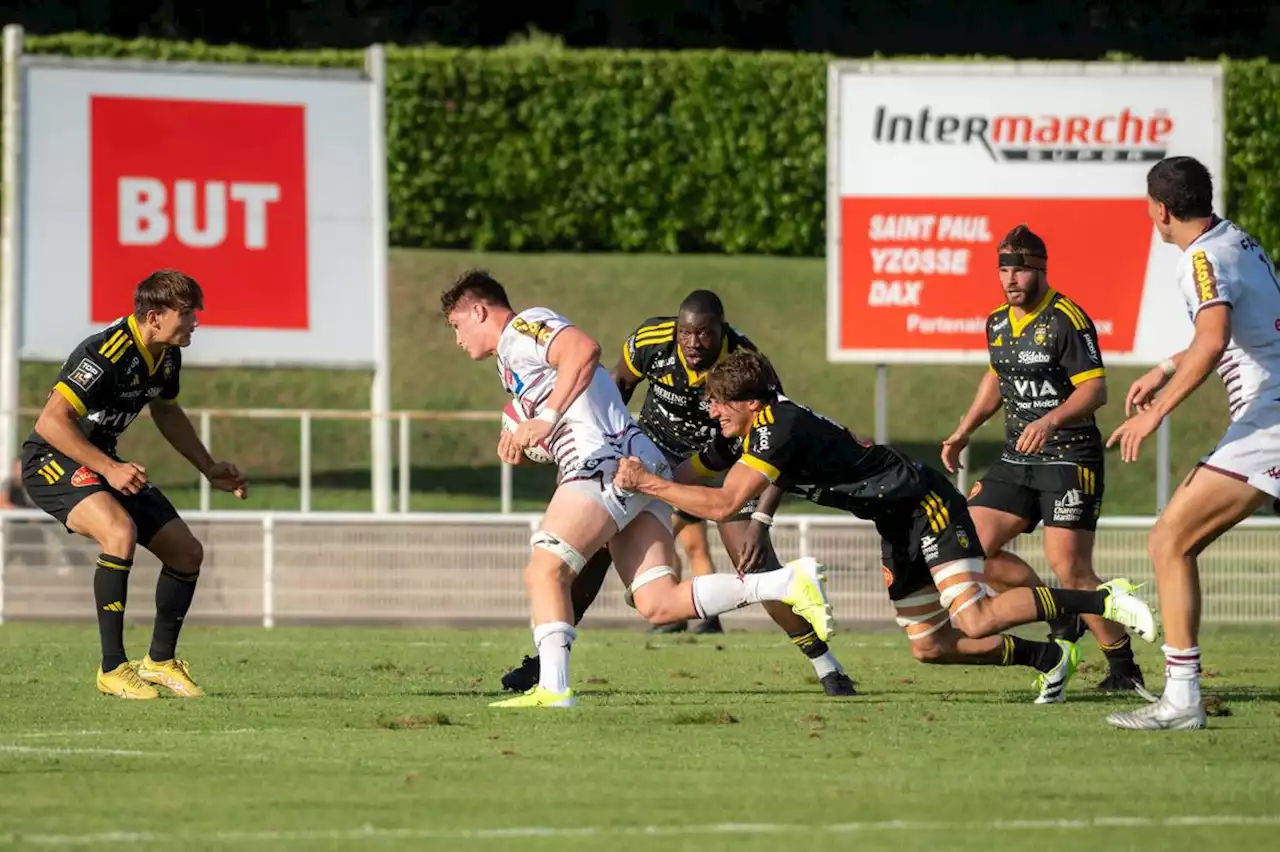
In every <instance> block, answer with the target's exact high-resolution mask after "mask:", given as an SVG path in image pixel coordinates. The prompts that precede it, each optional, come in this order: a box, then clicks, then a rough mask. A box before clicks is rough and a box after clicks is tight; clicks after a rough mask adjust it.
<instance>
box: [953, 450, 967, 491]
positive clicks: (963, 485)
mask: <svg viewBox="0 0 1280 852" xmlns="http://www.w3.org/2000/svg"><path fill="white" fill-rule="evenodd" d="M956 490H957V491H959V492H960V493H961V494H968V493H969V448H968V447H965V448H964V449H963V450H961V451H960V469H959V470H957V471H956Z"/></svg>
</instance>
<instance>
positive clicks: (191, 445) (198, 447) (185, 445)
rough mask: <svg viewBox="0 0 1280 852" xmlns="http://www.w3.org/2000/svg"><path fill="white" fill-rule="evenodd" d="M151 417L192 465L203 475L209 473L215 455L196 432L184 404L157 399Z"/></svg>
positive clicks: (162, 433) (170, 443)
mask: <svg viewBox="0 0 1280 852" xmlns="http://www.w3.org/2000/svg"><path fill="white" fill-rule="evenodd" d="M151 419H152V420H154V421H155V422H156V428H157V429H159V430H160V434H161V435H163V436H164V439H165V440H166V441H168V442H169V445H170V446H172V447H173V448H174V449H175V450H177V451H178V452H180V453H182V455H183V457H184V458H185V459H186V460H187V461H189V462H191V466H192V467H194V468H195V469H196V470H198V471H200V473H201V474H202V475H203V474H206V473H208V471H209V468H211V467H213V465H214V460H213V456H211V455H209V450H208V448H206V447H205V445H204V443H203V442H202V441H201V440H200V437H199V436H198V435H197V434H196V430H195V427H194V426H192V425H191V418H189V417H187V413H186V412H185V411H183V410H182V406H180V405H178V403H176V402H168V401H165V400H162V399H157V400H155V401H154V402H152V403H151Z"/></svg>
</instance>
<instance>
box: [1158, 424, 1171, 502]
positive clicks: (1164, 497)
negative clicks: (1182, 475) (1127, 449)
mask: <svg viewBox="0 0 1280 852" xmlns="http://www.w3.org/2000/svg"><path fill="white" fill-rule="evenodd" d="M1169 441H1170V436H1169V418H1168V417H1166V418H1165V419H1164V420H1162V421H1160V426H1159V427H1158V428H1157V429H1156V514H1157V515H1158V514H1160V513H1161V512H1163V511H1164V507H1165V506H1168V505H1169V474H1170V468H1171V466H1172V462H1170V460H1169V456H1170V447H1169Z"/></svg>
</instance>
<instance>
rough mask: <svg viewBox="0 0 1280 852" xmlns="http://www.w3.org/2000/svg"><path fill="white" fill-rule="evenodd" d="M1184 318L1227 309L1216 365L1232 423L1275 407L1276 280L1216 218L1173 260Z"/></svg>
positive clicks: (1238, 234)
mask: <svg viewBox="0 0 1280 852" xmlns="http://www.w3.org/2000/svg"><path fill="white" fill-rule="evenodd" d="M1178 287H1179V289H1181V290H1182V298H1183V299H1185V300H1186V303H1187V314H1188V315H1189V316H1190V317H1191V320H1192V322H1194V321H1195V318H1196V315H1197V314H1199V313H1200V311H1201V310H1202V309H1204V308H1206V307H1208V306H1209V305H1217V304H1228V305H1230V306H1231V340H1230V342H1229V343H1228V344H1227V350H1226V352H1224V353H1223V355H1222V361H1221V362H1220V363H1219V364H1218V375H1220V376H1221V377H1222V381H1223V384H1225V385H1226V388H1227V406H1228V408H1229V410H1230V414H1231V419H1232V421H1236V420H1240V419H1242V418H1246V417H1249V416H1251V415H1253V414H1255V413H1257V412H1258V411H1259V410H1261V409H1263V408H1268V407H1275V406H1280V280H1277V278H1276V268H1275V266H1274V265H1273V264H1272V263H1271V259H1270V258H1268V257H1267V253H1266V252H1265V251H1263V250H1262V248H1261V247H1260V246H1259V245H1258V243H1257V241H1256V240H1254V239H1253V237H1251V236H1249V235H1248V234H1246V233H1245V232H1244V231H1242V230H1240V228H1239V227H1238V226H1237V225H1236V224H1235V223H1234V222H1231V221H1229V220H1227V219H1220V220H1219V221H1218V222H1217V224H1215V225H1214V226H1213V227H1212V228H1210V229H1209V230H1207V231H1205V232H1204V233H1203V234H1201V235H1200V236H1199V237H1198V238H1196V240H1195V242H1193V243H1192V244H1191V245H1189V246H1187V250H1186V251H1185V252H1183V253H1182V257H1181V258H1180V259H1179V260H1178Z"/></svg>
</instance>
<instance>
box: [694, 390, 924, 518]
mask: <svg viewBox="0 0 1280 852" xmlns="http://www.w3.org/2000/svg"><path fill="white" fill-rule="evenodd" d="M744 447H745V449H744ZM735 462H737V463H740V464H745V465H747V466H748V467H750V468H752V469H753V470H757V471H759V472H760V473H763V474H764V475H765V476H767V477H768V478H769V481H770V482H773V483H774V484H775V485H777V486H778V487H779V488H781V489H782V490H784V491H786V492H788V493H790V494H796V495H799V496H801V497H804V498H805V499H806V500H809V501H810V502H813V503H817V504H818V505H820V506H828V507H831V508H833V509H843V510H844V511H846V512H852V513H853V514H855V515H857V516H859V517H861V518H866V519H868V520H876V519H877V518H879V517H880V516H881V515H883V514H884V513H886V512H893V511H901V510H902V505H903V503H904V502H908V501H909V502H912V503H917V502H919V501H920V500H921V499H923V498H924V496H925V495H926V494H927V493H928V490H929V489H928V488H927V486H926V485H925V483H924V480H923V477H922V475H921V468H920V467H919V466H918V465H917V464H916V463H915V462H913V461H912V460H911V459H910V458H908V457H907V455H906V454H905V453H903V452H901V451H899V450H896V449H894V448H893V447H889V446H885V445H883V444H873V443H871V442H870V441H865V440H863V439H861V438H859V437H858V436H857V435H854V434H853V433H852V432H850V431H849V430H848V429H846V428H845V427H844V426H842V425H840V424H839V423H837V422H836V421H834V420H832V419H831V418H829V417H826V416H824V415H821V414H818V413H816V412H814V411H812V410H810V409H808V408H806V407H804V406H803V405H799V404H798V403H795V402H792V401H791V400H789V399H787V398H786V397H784V396H779V397H778V398H777V399H776V400H775V401H773V402H771V403H769V404H768V405H766V406H765V407H764V408H762V409H761V410H760V412H759V413H758V414H757V415H756V418H755V421H754V422H753V423H752V425H751V430H750V431H749V432H748V433H747V437H746V439H745V441H735V440H732V439H728V438H724V437H723V436H721V437H720V438H719V439H718V440H716V441H715V443H714V444H712V446H711V447H710V448H709V449H707V450H705V451H703V452H701V453H699V454H698V455H697V456H696V457H695V458H694V462H693V466H694V468H695V469H697V470H698V472H699V473H703V474H708V473H712V472H718V471H722V470H727V469H728V468H729V467H730V466H731V465H733V464H734V463H735Z"/></svg>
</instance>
